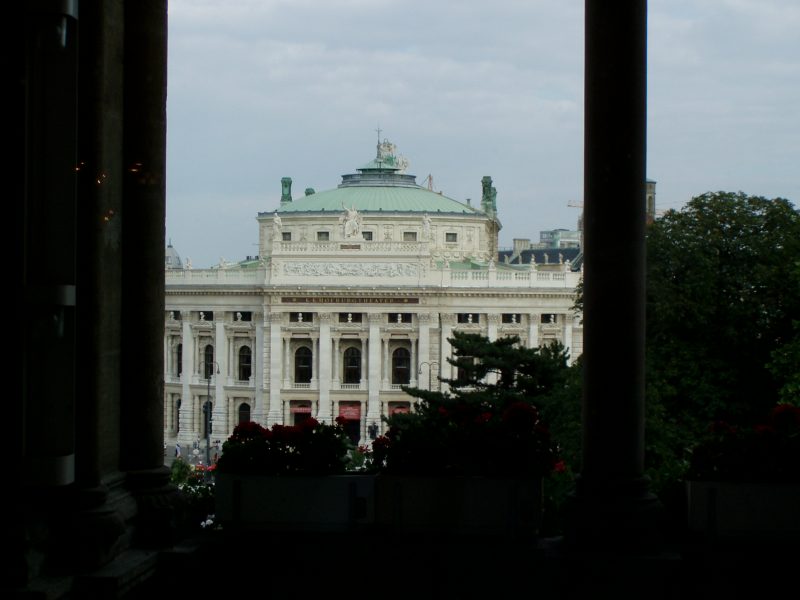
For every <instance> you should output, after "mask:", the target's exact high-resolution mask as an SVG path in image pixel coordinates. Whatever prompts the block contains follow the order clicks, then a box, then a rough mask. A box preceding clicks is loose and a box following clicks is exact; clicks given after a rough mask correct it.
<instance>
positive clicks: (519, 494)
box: [375, 475, 542, 537]
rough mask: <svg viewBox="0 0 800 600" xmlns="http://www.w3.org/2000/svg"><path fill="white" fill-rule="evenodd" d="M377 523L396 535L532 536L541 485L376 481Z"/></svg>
mask: <svg viewBox="0 0 800 600" xmlns="http://www.w3.org/2000/svg"><path fill="white" fill-rule="evenodd" d="M375 522H376V524H377V525H378V526H379V527H381V528H382V529H384V530H386V531H388V532H394V533H400V534H404V533H431V534H438V533H448V534H459V535H461V534H463V535H491V536H507V537H527V536H536V535H537V534H538V533H539V528H540V526H541V522H542V482H541V479H493V478H486V477H408V476H393V475H379V476H378V478H377V480H376V486H375Z"/></svg>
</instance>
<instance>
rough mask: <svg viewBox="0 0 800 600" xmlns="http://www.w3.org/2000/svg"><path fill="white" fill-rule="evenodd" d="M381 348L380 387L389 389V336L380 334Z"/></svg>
mask: <svg viewBox="0 0 800 600" xmlns="http://www.w3.org/2000/svg"><path fill="white" fill-rule="evenodd" d="M381 348H382V349H383V364H381V387H382V388H383V389H384V390H388V389H390V385H389V382H390V381H391V376H390V374H389V371H391V362H390V361H389V336H388V335H387V336H382V337H381Z"/></svg>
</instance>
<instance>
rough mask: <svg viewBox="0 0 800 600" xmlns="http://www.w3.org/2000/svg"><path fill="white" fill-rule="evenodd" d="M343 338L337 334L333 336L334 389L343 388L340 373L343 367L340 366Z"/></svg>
mask: <svg viewBox="0 0 800 600" xmlns="http://www.w3.org/2000/svg"><path fill="white" fill-rule="evenodd" d="M340 339H341V338H340V337H339V336H338V335H337V336H336V337H334V338H333V389H335V390H338V389H340V388H341V383H340V381H341V380H340V379H339V373H341V370H342V369H341V367H340V366H339V340H340Z"/></svg>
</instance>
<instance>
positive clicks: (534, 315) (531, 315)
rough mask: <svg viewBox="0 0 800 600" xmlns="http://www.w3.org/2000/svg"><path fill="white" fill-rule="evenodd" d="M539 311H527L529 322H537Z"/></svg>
mask: <svg viewBox="0 0 800 600" xmlns="http://www.w3.org/2000/svg"><path fill="white" fill-rule="evenodd" d="M539 318H540V316H539V313H528V320H529V321H530V322H531V323H538V322H539Z"/></svg>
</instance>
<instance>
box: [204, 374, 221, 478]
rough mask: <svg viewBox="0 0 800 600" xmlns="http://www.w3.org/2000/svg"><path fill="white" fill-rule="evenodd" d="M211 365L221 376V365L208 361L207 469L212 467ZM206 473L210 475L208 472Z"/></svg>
mask: <svg viewBox="0 0 800 600" xmlns="http://www.w3.org/2000/svg"><path fill="white" fill-rule="evenodd" d="M211 365H214V367H215V368H216V374H217V375H219V363H217V361H215V360H210V361H206V376H207V378H208V391H207V394H206V403H205V404H204V405H203V416H204V417H205V424H206V469H208V468H209V467H210V466H211V376H212V375H213V374H214V371H213V370H212V369H211ZM206 473H208V471H207V470H206Z"/></svg>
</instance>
